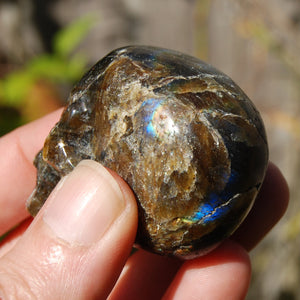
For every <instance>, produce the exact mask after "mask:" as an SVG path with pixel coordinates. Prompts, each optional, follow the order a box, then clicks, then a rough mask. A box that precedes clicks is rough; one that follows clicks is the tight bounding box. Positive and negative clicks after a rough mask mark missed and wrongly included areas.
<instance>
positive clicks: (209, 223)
mask: <svg viewBox="0 0 300 300" xmlns="http://www.w3.org/2000/svg"><path fill="white" fill-rule="evenodd" d="M82 159H93V160H96V161H99V162H101V163H102V164H104V165H105V166H106V167H108V168H110V169H112V170H114V171H116V172H117V173H118V174H119V175H120V176H122V177H123V178H124V179H125V181H126V182H127V183H128V184H129V185H130V187H131V188H132V190H133V191H134V193H135V195H136V198H137V202H138V207H139V226H138V233H137V237H136V242H137V244H139V245H140V246H141V247H143V248H145V249H148V250H150V251H153V252H155V253H159V254H164V255H175V256H180V257H185V258H192V257H195V256H197V255H203V254H204V253H206V252H207V251H209V250H211V249H213V248H214V247H215V246H216V245H218V243H220V242H221V241H222V240H223V239H225V238H226V237H228V236H230V235H231V234H232V233H233V232H234V231H235V230H236V228H237V227H238V226H239V225H240V223H241V222H242V221H243V219H244V218H245V217H246V215H247V213H248V212H249V210H250V209H251V206H252V204H253V202H254V200H255V197H256V195H257V193H258V191H259V188H260V186H261V184H262V181H263V178H264V174H265V171H266V167H267V162H268V147H267V140H266V134H265V130H264V126H263V123H262V120H261V117H260V115H259V113H258V111H257V110H256V108H255V107H254V105H253V104H252V102H251V101H250V100H249V98H248V97H247V96H246V95H245V94H244V93H243V91H242V90H241V89H240V88H239V87H238V86H237V85H236V84H235V83H234V82H233V81H232V80H231V79H230V78H229V77H228V76H226V75H224V74H223V73H221V72H219V71H217V70H216V69H214V68H213V67H212V66H210V65H207V64H206V63H204V62H202V61H200V60H198V59H196V58H193V57H191V56H187V55H184V54H182V53H179V52H175V51H171V50H167V49H161V48H155V47H143V46H140V47H134V46H132V47H125V48H121V49H117V50H115V51H113V52H111V53H110V54H108V55H107V56H106V57H104V58H103V59H102V60H100V61H99V62H98V63H97V64H96V65H95V66H94V67H93V68H92V69H91V70H90V71H89V72H88V73H87V74H86V75H85V76H84V77H83V78H82V80H81V81H80V82H79V83H78V84H77V85H76V86H75V87H74V89H73V91H72V93H71V95H70V97H69V100H68V106H67V107H66V108H65V110H64V112H63V114H62V117H61V120H60V121H59V122H58V124H57V125H56V126H55V127H54V128H53V129H52V131H51V132H50V134H49V136H48V137H47V139H46V141H45V144H44V148H43V149H42V150H41V152H40V153H39V154H38V155H37V157H36V159H35V165H36V167H37V169H38V178H37V187H36V190H35V193H34V194H33V195H32V197H31V198H30V199H29V201H28V203H27V207H28V209H29V211H30V213H31V214H32V215H36V214H37V212H38V210H39V209H40V207H41V206H42V205H43V203H44V201H45V200H46V199H47V197H48V195H49V193H50V192H51V190H52V189H53V188H54V187H55V185H56V184H57V182H58V181H59V180H60V178H61V177H63V176H64V175H66V174H68V173H69V172H70V171H71V170H72V169H73V168H74V167H75V166H76V165H77V164H78V163H79V162H80V161H81V160H82Z"/></svg>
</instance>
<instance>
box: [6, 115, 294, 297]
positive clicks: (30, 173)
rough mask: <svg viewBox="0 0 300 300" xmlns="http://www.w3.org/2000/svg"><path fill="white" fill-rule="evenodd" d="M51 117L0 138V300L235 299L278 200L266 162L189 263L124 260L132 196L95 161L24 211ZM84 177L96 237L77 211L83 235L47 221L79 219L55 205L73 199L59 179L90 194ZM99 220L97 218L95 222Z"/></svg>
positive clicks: (280, 210)
mask: <svg viewBox="0 0 300 300" xmlns="http://www.w3.org/2000/svg"><path fill="white" fill-rule="evenodd" d="M60 114H61V110H59V111H56V112H54V113H52V114H50V115H47V116H46V117H44V118H42V119H39V120H37V121H35V122H32V123H30V124H27V125H25V126H23V127H20V128H18V129H16V130H15V131H13V132H11V133H10V134H8V135H6V136H3V137H1V138H0V165H1V168H0V178H1V180H0V208H1V209H0V235H2V234H4V233H5V232H7V231H8V230H10V229H11V228H14V229H13V230H11V231H10V234H8V235H7V236H6V238H5V239H4V240H3V241H2V242H1V244H0V299H107V298H108V299H146V300H147V299H244V298H245V296H246V293H247V289H248V286H249V282H250V277H251V265H250V260H249V256H248V252H249V251H250V250H251V249H252V248H254V247H255V246H256V245H257V243H259V241H260V240H261V239H262V238H263V237H264V236H265V235H266V234H267V233H268V231H270V229H271V228H272V227H273V226H274V225H275V224H276V223H277V222H278V220H279V219H280V218H281V216H282V215H283V214H284V212H285V210H286V208H287V205H288V197H289V195H288V187H287V184H286V181H285V180H284V178H283V176H282V174H281V172H280V171H279V169H278V168H277V167H276V166H275V165H274V164H272V163H270V164H269V167H268V171H267V174H266V178H265V181H264V184H263V186H262V188H261V191H260V194H259V196H258V198H257V200H256V202H255V205H254V207H253V209H252V210H251V212H250V214H249V215H248V217H247V218H246V220H245V221H244V222H243V224H242V225H241V226H240V228H239V229H238V230H237V231H236V233H235V234H234V235H233V236H232V237H231V238H230V239H229V240H226V241H224V242H223V243H222V244H221V245H220V246H219V247H218V248H216V249H215V250H214V251H212V252H210V253H209V254H207V255H205V256H203V257H199V258H196V259H193V260H190V261H180V260H178V259H174V258H167V257H161V256H158V255H154V254H151V253H148V252H146V251H143V250H139V251H137V252H135V253H134V254H133V255H131V256H129V253H130V251H131V248H132V245H133V243H134V238H135V233H136V227H137V207H136V203H135V199H134V196H133V193H132V192H131V190H130V188H129V187H128V186H127V184H126V183H125V182H124V181H123V180H122V179H121V178H120V177H119V176H118V175H117V174H115V173H114V172H111V171H110V173H109V172H106V171H104V168H103V167H101V166H99V164H98V163H95V162H87V163H86V164H85V165H82V166H80V167H77V168H76V169H75V171H73V172H72V173H71V175H70V177H69V178H68V179H67V180H66V181H64V182H63V183H61V185H60V190H59V191H57V192H53V193H52V194H51V195H50V197H49V199H48V200H47V201H46V204H45V205H44V207H43V208H42V209H41V211H40V212H39V214H38V215H37V217H36V218H35V219H34V221H33V220H32V218H31V217H30V216H29V214H28V212H27V211H26V209H25V201H26V199H27V198H28V197H29V195H30V194H31V192H32V190H33V188H34V186H35V181H36V170H35V167H34V166H33V164H32V161H33V159H34V156H35V155H36V153H37V152H38V151H39V150H40V149H41V148H42V145H43V142H44V139H45V137H46V136H47V134H48V132H49V130H50V129H51V128H52V127H53V125H54V124H55V122H57V121H58V119H59V116H60ZM87 175H90V176H92V177H91V178H93V183H92V184H93V187H95V188H97V191H98V192H99V191H100V193H99V196H97V197H100V198H101V199H102V200H101V201H103V204H104V206H105V207H106V206H107V211H108V212H109V213H107V214H105V215H104V218H102V217H101V214H103V212H101V210H99V217H98V218H96V217H97V215H96V217H95V222H96V223H97V226H99V228H106V229H105V231H103V233H102V235H101V236H97V234H96V233H95V234H94V235H93V234H90V232H92V233H93V228H95V226H96V223H95V222H94V221H93V222H94V223H93V222H92V221H90V220H93V219H92V216H90V214H91V212H87V213H86V214H85V215H84V216H81V218H80V220H81V222H83V223H84V222H85V220H84V218H86V220H87V222H86V224H88V225H86V226H83V227H82V234H83V236H75V237H74V236H71V234H70V232H69V231H68V229H66V228H64V226H56V225H57V224H58V225H62V224H61V223H62V221H61V220H64V218H67V219H66V220H67V221H69V220H71V221H72V222H75V223H74V224H76V226H81V225H80V224H81V223H78V222H77V221H78V220H77V219H76V218H77V217H76V215H74V214H73V213H72V212H71V213H70V212H68V213H69V215H71V216H69V215H67V216H66V215H65V214H67V212H66V211H64V210H60V211H58V208H59V205H60V204H57V203H59V201H61V199H63V200H65V202H66V203H67V205H68V207H70V208H72V205H73V206H74V205H75V204H74V202H73V201H72V199H73V198H74V197H77V196H74V194H72V188H71V189H70V188H68V185H71V186H72V187H74V189H75V190H76V189H77V190H79V191H81V192H82V195H83V196H84V195H88V196H84V197H92V198H91V199H92V200H90V202H91V203H93V201H96V200H97V199H94V198H95V196H89V194H88V193H89V189H88V184H90V182H88V181H87V180H86V177H87ZM103 182H104V183H103ZM98 183H99V185H100V184H101V188H98V187H97V184H98ZM102 185H103V186H102ZM70 190H71V191H70ZM97 195H98V194H97ZM78 197H79V196H78ZM93 197H94V198H93ZM58 198H61V199H58ZM114 198H116V199H114ZM117 198H120V199H117ZM56 200H57V201H56ZM58 200H59V201H58ZM118 201H119V202H118ZM110 203H115V204H116V205H113V204H110ZM118 203H121V205H117V204H118ZM73 208H74V210H75V211H76V207H73ZM56 212H57V215H58V216H59V218H60V219H59V218H58V217H57V218H56ZM97 214H98V211H97ZM106 216H107V218H105V217H106ZM70 218H71V219H70ZM102 219H104V220H106V221H105V222H106V223H104V224H101V222H102V221H101V220H102ZM99 220H100V221H99ZM71 221H70V222H71ZM99 222H100V223H99ZM103 222H104V221H103ZM49 224H50V225H49ZM70 224H73V223H70ZM78 224H79V225H78ZM89 224H90V225H89ZM93 224H94V225H95V226H94V225H93ZM89 226H90V227H89ZM85 234H87V236H88V238H86V235H85ZM89 234H90V235H89ZM128 257H129V258H128Z"/></svg>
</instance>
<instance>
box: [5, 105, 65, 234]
mask: <svg viewBox="0 0 300 300" xmlns="http://www.w3.org/2000/svg"><path fill="white" fill-rule="evenodd" d="M61 111H62V110H61V109H60V110H57V111H55V112H53V113H51V114H49V115H47V116H45V117H43V118H41V119H39V120H36V121H34V122H31V123H29V124H27V125H24V126H22V127H20V128H18V129H16V130H14V131H12V132H11V133H9V134H7V135H5V136H3V137H1V138H0V166H1V168H0V178H1V179H0V235H2V234H3V233H5V232H6V231H8V230H9V229H11V228H12V227H13V226H15V225H16V224H18V223H19V222H21V221H22V220H24V219H25V218H26V217H28V212H27V211H26V208H25V202H26V199H27V198H28V197H29V196H30V194H31V192H32V190H33V189H34V186H35V183H36V169H35V167H34V165H33V160H34V157H35V155H36V154H37V152H38V151H39V150H40V149H41V148H42V147H43V143H44V140H45V138H46V136H47V135H48V133H49V131H50V129H51V128H52V127H53V126H54V124H55V123H56V122H57V121H58V119H59V116H60V114H61Z"/></svg>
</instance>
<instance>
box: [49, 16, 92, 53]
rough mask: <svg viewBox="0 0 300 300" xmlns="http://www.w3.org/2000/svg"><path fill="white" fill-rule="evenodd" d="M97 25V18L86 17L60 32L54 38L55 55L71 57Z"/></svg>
mask: <svg viewBox="0 0 300 300" xmlns="http://www.w3.org/2000/svg"><path fill="white" fill-rule="evenodd" d="M94 24H95V17H93V16H91V15H90V16H85V17H82V18H81V19H79V20H77V21H75V22H73V23H71V24H70V25H69V26H67V27H65V28H63V29H62V30H60V31H59V32H58V33H57V34H56V36H55V38H54V44H53V47H54V51H55V54H57V55H59V56H61V57H67V56H69V55H70V54H71V53H72V51H74V49H75V48H76V47H77V46H78V45H79V43H80V42H81V41H82V40H83V38H84V37H85V36H86V35H87V33H88V31H89V30H90V29H91V28H92V26H93V25H94Z"/></svg>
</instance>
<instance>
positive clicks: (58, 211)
mask: <svg viewBox="0 0 300 300" xmlns="http://www.w3.org/2000/svg"><path fill="white" fill-rule="evenodd" d="M124 208H125V201H124V198H123V194H122V192H121V190H120V187H119V185H118V183H117V182H116V181H115V179H114V178H113V176H112V175H111V174H110V173H109V172H108V171H107V170H106V168H104V167H103V166H102V165H100V164H98V163H96V162H94V161H88V160H85V161H82V162H80V164H79V165H78V166H77V167H76V168H75V169H74V171H73V172H72V173H70V174H69V175H67V176H66V177H64V178H63V179H62V180H61V181H60V183H59V184H58V185H57V186H56V188H55V189H54V190H53V192H52V193H51V195H50V196H49V199H48V200H47V202H46V207H45V211H44V215H43V220H44V222H45V223H46V224H47V225H48V226H49V227H50V228H51V229H52V231H53V232H54V233H55V234H56V235H57V236H58V237H59V238H61V239H63V240H65V241H67V242H68V243H78V244H82V245H90V244H92V243H95V242H97V241H98V240H99V239H100V238H101V237H102V236H103V235H104V234H105V232H106V231H107V230H108V228H109V227H110V226H111V225H112V223H113V222H114V221H115V220H116V219H117V218H118V216H119V215H120V214H121V212H122V211H123V210H124Z"/></svg>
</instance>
